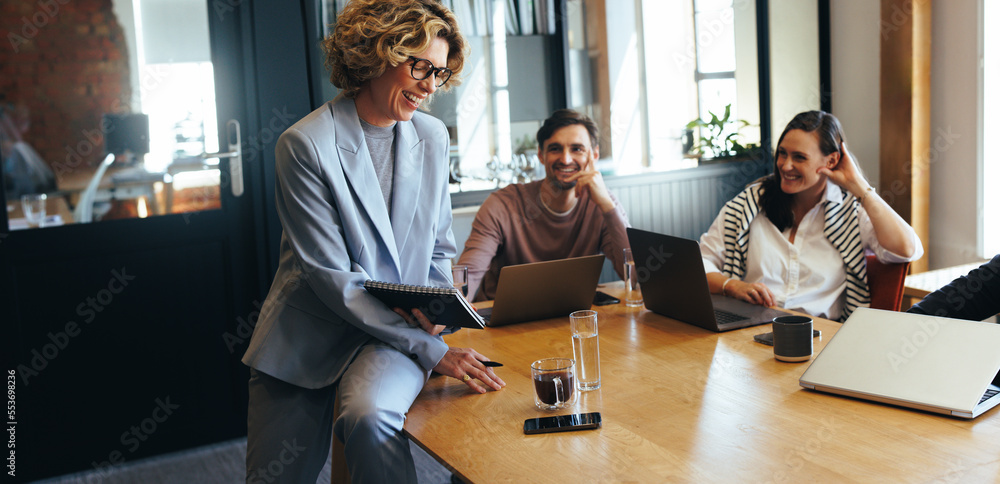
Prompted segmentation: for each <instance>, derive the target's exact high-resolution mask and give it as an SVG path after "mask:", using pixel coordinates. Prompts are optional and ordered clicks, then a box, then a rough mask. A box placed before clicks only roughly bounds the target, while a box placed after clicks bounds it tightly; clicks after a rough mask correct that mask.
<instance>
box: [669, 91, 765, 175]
mask: <svg viewBox="0 0 1000 484" xmlns="http://www.w3.org/2000/svg"><path fill="white" fill-rule="evenodd" d="M731 107H732V105H731V104H727V105H726V112H725V114H723V115H722V117H721V118H720V117H719V116H717V115H716V114H715V113H713V112H711V111H709V112H708V114H709V115H711V116H712V119H711V120H709V121H705V120H702V119H695V120H692V121H691V122H690V123H688V124H687V126H686V128H687V130H688V132H692V133H693V131H694V129H695V128H698V131H699V133H698V137H697V138H692V141H691V146H690V148H689V150H688V154H689V155H691V156H696V157H698V159H699V160H700V162H701V163H705V162H717V161H727V160H729V161H732V160H733V159H735V158H745V157H749V156H751V155H752V154H753V153H754V152H755V150H757V149H759V148H760V145H759V144H753V143H748V144H747V145H745V146H744V145H743V144H742V143H740V142H739V138H740V129H742V128H744V127H746V126H749V125H750V123H749V122H748V121H746V120H743V119H729V116H730V109H731Z"/></svg>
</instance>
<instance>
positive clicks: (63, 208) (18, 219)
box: [7, 196, 73, 230]
mask: <svg viewBox="0 0 1000 484" xmlns="http://www.w3.org/2000/svg"><path fill="white" fill-rule="evenodd" d="M53 215H59V216H60V217H61V218H62V224H71V223H73V212H72V211H71V210H70V209H69V204H68V203H66V198H65V197H61V196H49V197H47V198H46V199H45V216H46V218H49V217H52V216H53ZM7 220H8V225H9V227H10V230H24V229H27V228H33V227H30V226H29V225H28V222H27V220H25V219H24V208H23V207H22V205H21V201H20V200H8V201H7ZM62 224H58V225H62Z"/></svg>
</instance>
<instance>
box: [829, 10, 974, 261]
mask: <svg viewBox="0 0 1000 484" xmlns="http://www.w3.org/2000/svg"><path fill="white" fill-rule="evenodd" d="M979 1H980V0H948V2H943V1H939V2H934V3H933V7H932V9H933V10H932V22H933V23H932V33H931V35H932V48H931V56H932V58H931V153H929V154H928V155H926V159H928V160H929V166H930V170H931V202H930V205H931V212H930V241H929V243H928V244H927V245H928V246H927V247H924V249H925V250H926V251H927V253H928V257H929V260H928V262H929V264H930V268H931V269H936V268H940V267H947V266H952V265H957V264H962V263H966V262H971V261H973V260H975V259H977V258H978V257H979V254H977V246H978V241H979V239H980V237H979V231H978V220H979V218H980V217H979V211H978V210H977V207H978V201H979V200H980V199H981V196H980V188H979V183H977V179H978V178H977V177H978V174H979V162H978V159H977V149H976V144H977V140H976V138H977V135H976V133H977V125H976V123H977V116H976V113H977V106H978V104H977V103H978V102H979V100H978V99H979V97H978V79H979V74H978V72H979V71H978V59H977V56H976V55H975V53H976V52H977V49H978V29H977V27H976V24H977V15H978V2H979ZM830 10H831V20H830V22H831V26H830V27H831V32H832V33H831V35H832V39H831V40H832V42H831V63H832V66H831V68H832V81H831V82H832V83H833V86H832V89H833V99H832V101H833V112H834V114H835V115H836V116H837V117H838V118H839V119H840V120H841V122H843V124H844V129H845V130H846V132H847V139H848V143H849V146H850V149H851V151H852V152H853V153H854V154H855V155H856V156H857V157H858V158H859V161H860V162H861V164H862V168H863V169H864V170H865V172H866V174H867V175H868V177H869V179H870V180H871V181H872V182H873V183H875V182H877V181H878V164H877V161H876V160H877V159H878V151H879V143H878V133H879V122H878V118H879V112H878V104H879V102H878V92H879V59H878V55H879V48H880V35H881V29H882V28H883V26H882V24H881V20H880V10H879V3H878V2H872V1H870V0H837V1H836V2H831V6H830ZM887 28H888V27H887Z"/></svg>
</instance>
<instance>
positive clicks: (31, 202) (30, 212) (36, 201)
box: [21, 193, 48, 227]
mask: <svg viewBox="0 0 1000 484" xmlns="http://www.w3.org/2000/svg"><path fill="white" fill-rule="evenodd" d="M47 199H48V197H47V196H46V195H45V194H44V193H32V194H29V195H21V209H22V210H24V218H26V219H27V220H28V224H29V225H31V226H32V227H41V226H42V222H43V221H44V220H45V201H46V200H47Z"/></svg>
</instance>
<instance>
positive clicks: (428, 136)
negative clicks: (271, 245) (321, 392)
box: [243, 98, 456, 388]
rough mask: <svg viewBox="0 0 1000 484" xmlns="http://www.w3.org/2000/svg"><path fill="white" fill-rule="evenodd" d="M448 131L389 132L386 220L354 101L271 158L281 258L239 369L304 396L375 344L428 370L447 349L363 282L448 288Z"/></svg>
mask: <svg viewBox="0 0 1000 484" xmlns="http://www.w3.org/2000/svg"><path fill="white" fill-rule="evenodd" d="M448 144H449V143H448V132H447V130H446V129H445V126H444V124H443V123H442V122H441V121H440V120H438V119H436V118H434V117H431V116H429V115H427V114H424V113H421V112H417V113H415V114H414V115H413V118H412V120H411V121H408V122H399V123H397V124H396V166H395V173H394V174H393V192H392V216H391V217H390V216H389V212H388V211H387V210H386V207H385V201H384V198H383V197H382V191H381V189H380V188H379V184H378V179H377V178H376V175H375V169H374V167H373V166H372V160H371V155H370V154H369V152H368V146H367V144H366V143H365V137H364V134H363V132H362V131H361V122H360V120H359V118H358V114H357V111H356V110H355V107H354V101H353V100H352V99H342V98H338V99H335V100H333V101H330V102H328V103H326V104H325V105H323V106H322V107H320V108H319V109H317V110H315V111H313V112H312V113H310V114H309V115H307V116H306V117H304V118H302V119H301V120H300V121H299V122H297V123H295V124H294V125H292V127H290V128H288V130H287V131H285V132H284V133H283V134H282V135H281V137H279V138H278V142H277V145H276V148H275V151H276V162H275V165H276V168H275V170H276V175H277V194H276V202H277V209H278V217H279V219H280V220H281V226H282V229H283V232H282V235H281V247H280V251H281V254H280V260H279V265H278V271H277V273H276V274H275V276H274V282H273V283H272V285H271V290H270V292H269V293H268V296H267V300H266V301H265V302H264V305H263V307H262V308H261V312H260V318H259V319H258V321H257V324H256V326H255V328H254V332H253V337H252V338H251V339H250V346H249V348H248V349H247V352H246V354H245V355H244V356H243V363H245V364H247V365H249V366H250V367H253V368H255V369H257V370H258V371H261V372H264V373H266V374H268V375H270V376H273V377H275V378H278V379H280V380H284V381H286V382H289V383H292V384H295V385H298V386H301V387H304V388H322V387H325V386H327V385H330V384H332V383H334V382H336V381H337V380H338V379H339V378H340V376H341V375H342V374H343V373H344V371H345V370H346V368H347V366H348V365H349V364H350V362H351V360H352V359H353V358H354V356H355V354H357V352H358V351H359V350H360V349H361V347H362V345H364V344H366V343H369V342H372V341H375V340H379V341H382V342H384V343H386V344H388V345H390V346H392V347H393V348H396V349H398V350H399V351H401V352H403V353H404V354H406V355H409V356H410V357H411V358H413V359H414V360H415V361H417V362H418V363H419V364H420V365H421V366H422V367H423V368H425V369H427V370H430V369H432V368H433V367H434V366H436V365H437V364H438V362H439V361H440V360H441V358H442V357H443V356H444V354H445V352H446V351H447V350H448V346H447V345H446V344H445V343H444V340H442V339H441V337H440V336H431V335H429V334H428V333H426V332H425V331H423V330H422V329H419V328H411V327H410V326H408V325H407V324H406V322H405V321H403V319H402V318H401V317H400V316H399V315H397V314H395V313H393V312H392V311H391V310H389V309H388V308H386V307H385V305H383V304H382V303H381V302H380V301H379V300H378V299H375V298H374V297H372V296H371V295H369V294H368V293H367V292H366V291H365V290H364V288H362V287H361V284H362V283H364V281H365V280H367V279H374V280H380V281H388V282H400V283H406V284H418V285H430V286H445V287H450V286H451V282H450V281H451V267H450V266H451V262H450V259H451V258H452V257H454V256H455V250H456V249H455V238H454V236H453V235H452V232H451V198H450V195H449V192H448Z"/></svg>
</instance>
